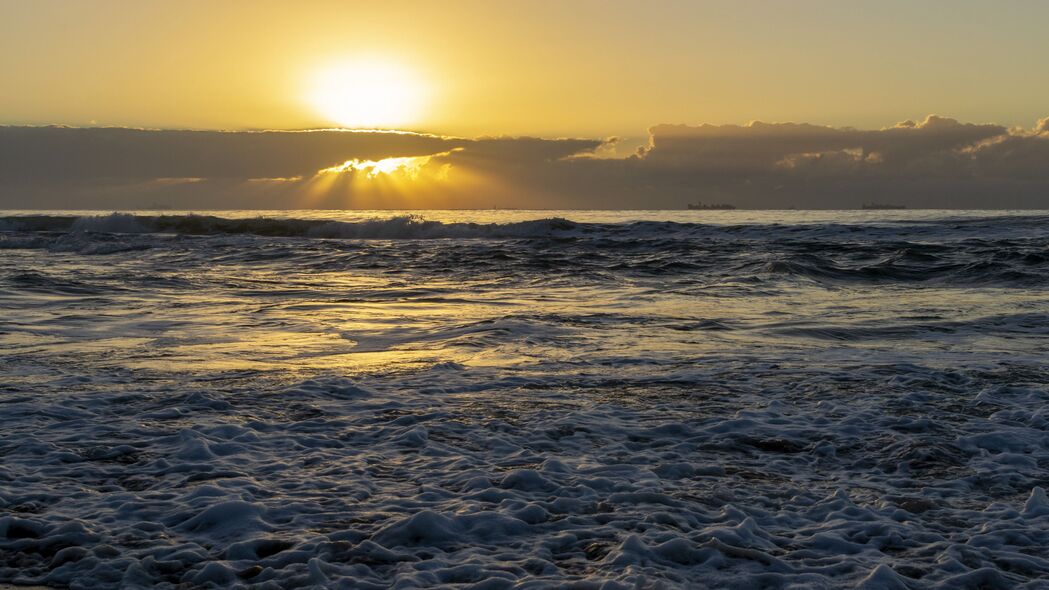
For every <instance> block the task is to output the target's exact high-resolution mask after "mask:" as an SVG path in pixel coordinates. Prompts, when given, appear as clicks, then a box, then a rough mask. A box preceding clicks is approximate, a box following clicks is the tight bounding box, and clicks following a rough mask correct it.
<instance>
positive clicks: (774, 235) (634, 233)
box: [0, 213, 1049, 241]
mask: <svg viewBox="0 0 1049 590" xmlns="http://www.w3.org/2000/svg"><path fill="white" fill-rule="evenodd" d="M1047 228H1049V216H1046V215H1030V216H1024V217H986V218H984V217H979V218H967V219H951V218H945V219H941V220H928V219H915V220H903V221H900V220H897V221H885V222H879V223H871V222H863V223H855V222H851V223H850V222H845V221H841V222H833V223H743V224H737V225H725V224H707V223H687V222H674V221H645V220H637V221H631V222H626V223H585V222H578V221H572V220H569V219H565V218H562V217H551V218H543V219H534V220H528V221H513V222H506V223H480V222H441V221H434V220H427V219H424V218H422V217H419V216H416V215H401V216H396V217H390V218H386V219H371V220H364V221H337V220H330V219H297V218H282V217H263V216H260V217H253V218H229V217H220V216H217V215H200V214H172V215H136V214H131V213H112V214H108V215H87V216H77V215H17V216H6V217H0V233H12V232H29V233H38V232H51V233H75V232H80V233H108V234H148V233H158V234H178V235H221V234H244V235H257V236H267V237H301V238H322V239H380V240H397V239H448V238H466V239H470V238H488V239H530V238H539V239H542V238H610V239H615V240H623V239H630V240H638V239H640V240H656V239H676V238H684V239H696V238H704V237H707V238H717V239H725V238H736V239H761V240H768V239H785V240H797V239H828V238H834V239H838V240H849V239H852V240H860V239H863V240H866V239H878V240H893V239H896V240H907V239H910V240H927V241H941V240H943V239H978V238H992V239H999V238H1003V237H1049V229H1047Z"/></svg>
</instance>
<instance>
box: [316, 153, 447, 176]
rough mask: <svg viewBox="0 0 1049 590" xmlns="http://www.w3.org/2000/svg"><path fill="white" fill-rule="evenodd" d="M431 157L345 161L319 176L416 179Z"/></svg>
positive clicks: (325, 169) (326, 169)
mask: <svg viewBox="0 0 1049 590" xmlns="http://www.w3.org/2000/svg"><path fill="white" fill-rule="evenodd" d="M431 157H432V156H417V157H403V158H383V159H382V160H359V159H356V158H354V159H352V160H346V161H345V162H343V163H342V164H339V165H338V166H332V167H331V168H324V169H323V170H320V173H321V174H333V173H335V174H341V173H346V172H357V173H360V174H362V175H364V176H365V177H367V178H375V177H377V176H379V175H386V176H397V177H400V178H407V179H416V178H418V177H419V173H420V172H421V171H422V169H423V168H424V167H425V166H426V165H427V164H429V163H430V158H431Z"/></svg>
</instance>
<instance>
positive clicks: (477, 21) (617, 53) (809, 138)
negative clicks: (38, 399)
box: [0, 0, 1049, 208]
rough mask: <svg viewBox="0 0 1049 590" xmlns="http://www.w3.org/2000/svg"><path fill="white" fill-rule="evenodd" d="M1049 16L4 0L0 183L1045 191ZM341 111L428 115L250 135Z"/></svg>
mask: <svg viewBox="0 0 1049 590" xmlns="http://www.w3.org/2000/svg"><path fill="white" fill-rule="evenodd" d="M1046 22H1049V3H1047V2H1042V1H1036V0H1002V1H996V2H990V1H985V2H978V1H974V0H950V1H946V0H944V1H941V0H925V1H915V0H910V1H906V2H904V1H897V0H883V1H879V2H874V1H865V2H860V1H855V0H836V1H830V0H792V1H776V0H767V1H760V2H759V1H746V0H734V1H709V0H691V1H671V0H663V1H658V0H657V1H651V2H625V1H604V2H598V1H589V0H575V1H567V2H566V1H556V2H555V1H546V0H536V1H531V2H510V1H505V2H501V1H491V0H489V1H483V2H482V1H472V0H469V1H467V0H457V1H454V2H432V1H429V2H381V3H379V2H371V3H363V2H348V1H342V2H335V1H324V0H302V1H300V2H296V3H293V4H289V3H287V2H283V1H268V0H252V1H240V0H229V1H224V2H213V1H199V0H179V1H164V0H156V1H150V2H140V1H132V0H90V1H87V0H83V1H74V0H33V1H24V0H0V81H2V83H0V156H5V157H6V161H7V163H6V165H5V163H4V162H3V161H2V160H0V206H6V207H18V206H19V205H21V206H31V205H32V206H36V205H39V206H59V205H61V206H76V205H83V204H94V205H97V206H107V207H108V206H114V207H116V206H132V205H135V204H142V203H145V202H147V201H149V202H154V201H153V200H155V202H157V203H162V204H168V203H169V201H170V203H171V204H175V205H187V206H190V205H192V206H197V205H196V204H198V203H215V202H219V203H220V204H222V205H228V206H234V205H237V206H243V205H252V204H255V205H258V206H263V205H265V206H267V207H271V206H272V207H280V206H289V207H292V206H294V207H298V206H307V205H311V204H312V205H318V204H319V205H323V206H330V207H339V206H365V205H369V206H386V205H388V206H390V207H395V206H397V205H401V206H406V205H418V206H427V205H429V206H436V205H440V206H449V207H454V206H482V205H483V206H489V205H498V206H525V207H527V206H542V207H547V206H551V207H556V206H566V207H573V208H574V207H590V206H596V205H600V204H602V203H612V204H613V205H612V206H616V207H631V206H637V205H638V204H655V205H658V206H660V207H668V208H678V207H683V206H684V204H685V203H687V202H691V201H695V200H703V199H706V200H708V201H709V200H725V201H726V202H732V203H736V204H739V205H741V206H754V207H768V206H803V207H804V206H813V207H836V206H849V207H851V206H856V205H857V203H858V202H859V200H860V199H881V200H892V201H906V202H908V203H911V204H915V205H923V206H982V205H983V204H989V205H1003V206H1004V205H1008V206H1024V207H1040V206H1049V196H1047V195H1049V191H1047V190H1046V187H1049V172H1045V170H1047V169H1049V161H1047V160H1045V159H1043V158H1044V157H1046V155H1047V154H1049V152H1046V145H1049V126H1047V125H1046V124H1045V123H1044V122H1043V119H1045V118H1046V117H1047V116H1049V76H1046V75H1044V72H1043V71H1042V70H1043V69H1044V68H1043V67H1042V65H1041V62H1042V61H1043V60H1044V57H1045V56H1047V55H1049V35H1045V34H1044V25H1045V23H1046ZM945 121H948V122H950V123H944V122H945ZM790 124H794V125H793V126H792V125H790ZM49 125H61V126H68V127H75V128H110V127H115V128H129V129H128V131H131V130H139V131H140V132H139V133H137V134H135V133H131V134H125V135H120V134H118V135H115V136H114V135H112V134H109V132H107V131H105V130H103V129H95V131H91V132H86V133H51V132H49V131H48V130H46V129H43V127H44V126H49ZM952 125H953V127H952ZM679 126H684V127H679ZM336 127H350V128H369V129H392V130H401V131H412V132H418V133H420V135H418V136H412V137H413V138H412V139H409V140H405V138H404V137H402V138H400V139H401V141H399V142H398V141H389V140H390V137H389V135H388V134H375V133H371V134H357V135H359V137H353V138H352V139H347V136H346V134H345V133H343V134H342V135H341V136H333V135H331V134H328V135H325V134H323V133H314V134H310V135H305V136H304V135H301V134H299V135H294V134H262V135H259V134H254V135H253V134H245V135H235V134H237V133H243V132H249V131H258V130H272V131H281V130H283V131H291V130H312V129H325V128H336ZM165 130H195V131H198V132H199V133H198V134H197V135H178V134H171V133H165V132H164V131H165ZM856 130H861V131H856ZM862 130H865V131H862ZM900 130H902V131H900ZM214 131H226V132H231V133H227V134H215V133H212V132H214ZM878 133H881V135H878ZM828 134H829V135H828ZM831 136H833V138H834V139H827V138H828V137H831ZM959 137H960V138H963V140H959V141H955V139H957V138H959ZM493 138H499V141H495V140H494V139H493ZM511 138H522V139H519V140H516V141H514V140H512V139H511ZM566 138H574V139H577V140H579V141H574V140H573V141H568V140H567V139H566ZM615 138H619V139H615ZM262 144H265V145H262ZM307 144H308V145H307ZM438 144H440V145H438ZM187 146H188V147H187ZM408 146H414V147H410V148H409V147H408ZM136 150H141V152H138V151H136ZM259 150H262V151H264V152H266V153H267V154H268V157H269V158H270V159H269V160H266V161H268V162H271V163H272V165H271V166H270V167H269V169H267V170H259V169H257V168H258V166H256V165H255V164H257V162H256V163H252V165H248V164H247V163H246V158H248V156H249V155H250V154H254V153H256V152H258V151H259ZM282 150H283V151H282ZM302 150H305V151H302ZM384 150H385V151H384ZM56 154H64V156H63V157H62V158H60V159H59V158H56ZM172 154H176V156H172ZM202 154H210V155H211V157H212V162H211V164H212V165H210V166H206V167H202V166H198V165H197V164H199V161H200V160H201V158H202V157H203V156H202ZM302 154H310V155H311V156H312V157H314V158H315V159H314V160H311V161H309V162H302V158H301V157H299V156H301V155H302ZM726 154H728V155H727V156H726ZM146 155H151V157H152V159H149V158H146V157H145V156H146ZM395 158H409V160H391V159H395ZM175 160H177V161H175ZM385 160H389V161H385ZM596 160H612V161H602V162H598V161H596ZM285 161H288V162H295V163H296V165H294V166H286V165H283V164H282V162H285ZM382 161H385V162H384V163H382V164H379V165H375V164H374V163H375V162H382ZM219 163H225V164H226V165H228V168H222V167H221V166H219V165H218V164H219ZM103 171H106V173H105V174H102V172H103ZM321 172H324V173H325V174H328V175H329V176H325V177H324V178H325V179H326V180H329V181H330V180H332V178H334V177H333V176H331V175H332V174H334V173H335V172H337V173H339V174H342V175H349V176H351V177H354V178H356V180H353V179H351V178H341V179H340V181H338V182H336V181H332V182H319V181H318V180H317V179H318V178H319V176H318V175H320V174H321ZM336 176H337V175H336ZM369 179H371V180H372V181H375V182H366V181H367V180H369ZM609 179H615V180H614V181H613V180H609ZM974 179H975V180H974ZM409 181H410V182H409ZM612 183H614V184H612ZM263 185H265V186H267V187H269V188H268V189H267V191H265V195H262V194H261V193H260V192H259V191H260V188H259V187H260V186H263ZM276 185H279V186H280V187H281V188H280V190H277V189H276V188H274V187H275V186H276ZM318 185H320V187H318ZM306 188H309V191H308V192H310V193H311V194H310V195H306V194H305V189H306ZM318 191H319V192H321V193H324V194H318ZM325 191H327V192H325ZM333 191H334V193H333ZM413 192H414V193H415V194H409V193H413ZM329 193H332V194H329ZM423 193H425V195H428V197H427V198H421V197H420V195H422V194H423ZM27 195H28V196H27ZM216 195H220V197H216ZM655 205H653V206H655Z"/></svg>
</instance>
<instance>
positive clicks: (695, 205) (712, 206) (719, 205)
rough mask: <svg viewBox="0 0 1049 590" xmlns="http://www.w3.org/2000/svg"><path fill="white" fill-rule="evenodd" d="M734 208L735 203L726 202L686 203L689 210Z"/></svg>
mask: <svg viewBox="0 0 1049 590" xmlns="http://www.w3.org/2000/svg"><path fill="white" fill-rule="evenodd" d="M735 208H736V206H735V205H729V204H728V203H711V204H709V205H707V204H705V203H703V202H699V203H689V204H688V210H689V211H732V210H733V209H735Z"/></svg>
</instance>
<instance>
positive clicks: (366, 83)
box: [307, 59, 429, 128]
mask: <svg viewBox="0 0 1049 590" xmlns="http://www.w3.org/2000/svg"><path fill="white" fill-rule="evenodd" d="M428 96H429V89H428V88H427V85H426V84H425V83H424V82H423V81H422V79H421V78H420V77H419V76H418V75H416V74H415V73H414V72H412V71H411V70H410V69H409V68H406V67H405V66H403V65H400V64H397V63H395V62H392V61H387V60H380V59H358V60H354V61H348V62H340V63H337V64H334V65H329V66H328V67H326V68H322V69H320V70H318V71H317V72H316V74H315V75H314V77H313V81H312V83H311V85H310V89H309V94H308V97H307V98H308V100H309V102H310V104H311V105H313V107H314V108H315V109H316V110H317V111H318V112H319V113H320V114H322V115H323V116H325V117H327V118H328V119H330V120H331V121H333V122H335V123H337V124H339V125H342V126H344V127H351V128H377V127H391V126H399V125H408V124H412V123H415V122H416V121H417V120H418V118H419V116H420V115H421V114H422V110H423V107H424V103H425V101H426V99H427V98H428Z"/></svg>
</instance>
